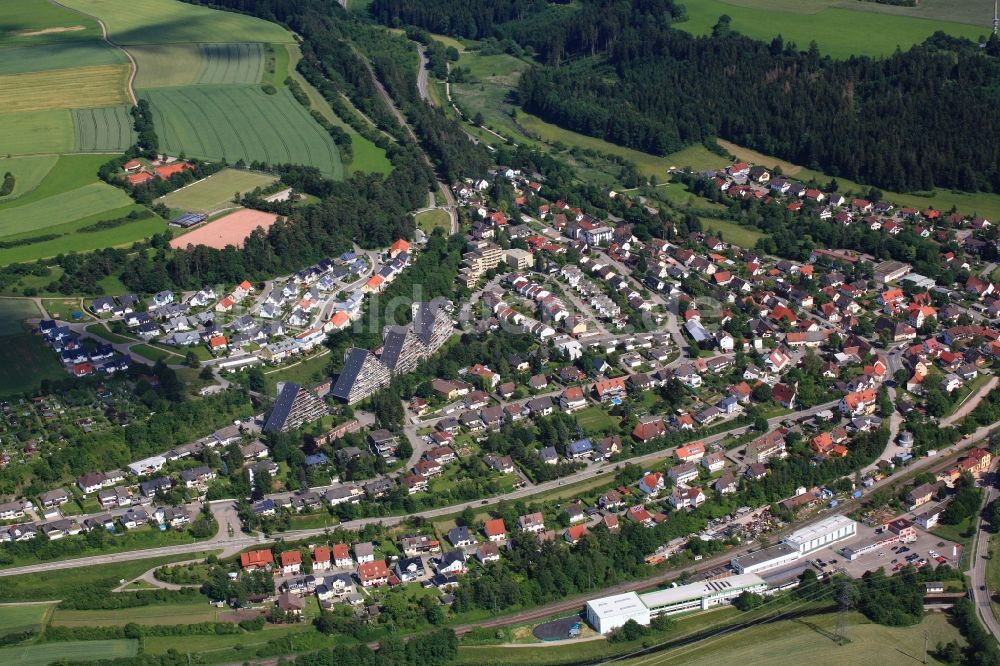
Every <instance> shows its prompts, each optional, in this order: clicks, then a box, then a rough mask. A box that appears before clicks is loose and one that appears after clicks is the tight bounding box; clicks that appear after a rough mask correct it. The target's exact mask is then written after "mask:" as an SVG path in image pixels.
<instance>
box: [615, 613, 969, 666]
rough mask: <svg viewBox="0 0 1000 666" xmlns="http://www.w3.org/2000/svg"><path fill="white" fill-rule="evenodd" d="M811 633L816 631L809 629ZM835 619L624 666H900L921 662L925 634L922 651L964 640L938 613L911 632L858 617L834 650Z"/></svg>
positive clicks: (764, 630) (711, 641)
mask: <svg viewBox="0 0 1000 666" xmlns="http://www.w3.org/2000/svg"><path fill="white" fill-rule="evenodd" d="M814 627H818V629H817V628H814ZM836 628H837V615H836V614H834V613H829V614H822V615H814V616H808V617H805V618H801V619H800V620H781V621H778V622H774V623H771V624H763V625H756V626H753V627H751V628H749V629H745V630H743V631H739V632H735V633H732V634H728V635H724V636H721V637H718V638H714V637H713V638H708V639H705V640H702V641H698V642H696V643H693V644H691V645H686V646H683V647H679V648H676V649H673V650H668V651H665V652H657V653H654V654H651V655H649V656H645V657H639V658H637V659H632V660H628V661H625V662H623V663H624V664H628V665H629V666H654V665H658V664H685V666H688V665H694V666H698V665H701V664H704V665H706V666H707V665H712V666H715V665H717V664H719V663H725V662H726V660H727V659H729V658H732V656H733V655H739V661H740V662H741V663H744V664H755V665H756V664H761V665H764V664H775V665H776V666H777V665H778V664H787V663H789V655H795V661H797V662H800V663H805V664H810V666H825V665H827V664H828V665H829V666H840V664H863V663H872V664H879V663H881V664H900V663H919V662H921V661H923V659H924V655H923V648H924V632H925V631H926V632H927V645H928V647H929V649H932V650H933V649H934V646H935V645H937V643H938V642H939V641H940V642H943V643H947V642H949V641H953V640H954V641H958V642H959V643H960V644H963V645H964V644H965V639H964V638H962V635H961V634H960V633H959V632H958V629H956V628H955V627H953V626H952V625H951V624H950V623H949V622H948V617H947V616H946V615H944V614H943V613H929V614H928V615H927V616H926V617H925V618H924V621H923V622H921V623H920V624H919V625H917V626H914V627H885V626H882V625H877V624H871V623H870V622H868V620H866V619H865V618H864V616H862V615H860V614H859V613H851V614H850V615H849V620H848V626H847V637H848V638H849V639H850V642H849V643H847V644H845V645H839V646H838V645H837V644H836V643H834V642H833V641H832V640H831V639H830V638H828V637H827V636H828V635H829V634H830V633H832V632H834V631H836Z"/></svg>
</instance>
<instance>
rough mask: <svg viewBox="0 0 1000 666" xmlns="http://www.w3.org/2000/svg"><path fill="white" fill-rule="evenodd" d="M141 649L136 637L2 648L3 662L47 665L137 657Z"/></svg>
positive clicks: (16, 665)
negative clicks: (134, 638)
mask: <svg viewBox="0 0 1000 666" xmlns="http://www.w3.org/2000/svg"><path fill="white" fill-rule="evenodd" d="M138 652H139V641H137V640H133V639H126V638H122V639H118V640H108V641H62V642H55V643H40V644H36V645H28V646H25V647H12V648H3V649H0V664H5V665H7V666H46V664H51V663H52V662H62V661H67V662H68V661H100V660H104V659H120V658H125V657H134V656H135V655H136V654H138Z"/></svg>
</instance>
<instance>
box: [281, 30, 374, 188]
mask: <svg viewBox="0 0 1000 666" xmlns="http://www.w3.org/2000/svg"><path fill="white" fill-rule="evenodd" d="M286 49H287V51H288V58H289V64H288V69H289V73H290V76H291V77H292V78H293V79H294V80H295V81H297V82H298V84H299V85H300V86H302V89H303V90H305V91H306V95H307V96H308V97H309V105H310V107H311V108H313V109H315V110H316V111H318V112H319V113H320V114H321V115H322V116H323V117H324V118H326V119H327V120H329V121H330V122H331V123H333V124H334V125H337V126H339V127H341V128H343V130H344V131H345V132H347V133H348V134H350V135H351V148H352V152H353V156H352V159H351V162H350V164H347V165H345V171H348V172H352V173H353V172H354V171H362V172H364V173H384V174H388V173H390V172H391V171H392V163H391V162H390V161H389V158H388V157H386V155H385V151H384V150H382V149H381V148H379V147H378V146H376V145H375V144H374V143H372V141H370V140H369V139H366V138H365V137H363V136H361V135H360V134H358V132H357V130H355V129H354V128H353V127H351V126H350V124H348V123H347V122H346V121H345V120H344V119H343V118H341V117H340V116H338V115H337V114H336V113H334V111H333V109H332V108H331V107H330V103H329V102H327V101H326V99H325V98H324V97H323V95H321V94H320V92H319V91H318V90H316V88H314V87H313V86H312V84H311V83H309V82H308V81H306V80H305V78H303V77H302V75H301V74H299V72H298V70H296V69H295V67H296V65H297V64H298V62H299V60H301V59H302V51H301V49H299V46H298V44H286ZM343 99H344V103H345V104H347V105H348V106H349V107H351V108H353V105H352V104H351V102H350V100H348V99H347V98H346V97H345V98H343ZM358 115H359V116H360V114H358Z"/></svg>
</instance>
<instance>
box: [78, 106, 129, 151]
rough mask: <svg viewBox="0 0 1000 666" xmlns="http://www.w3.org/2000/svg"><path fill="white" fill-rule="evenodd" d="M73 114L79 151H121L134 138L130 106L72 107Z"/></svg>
mask: <svg viewBox="0 0 1000 666" xmlns="http://www.w3.org/2000/svg"><path fill="white" fill-rule="evenodd" d="M72 114H73V127H74V132H73V134H74V136H75V137H76V145H75V148H76V151H77V152H78V153H98V152H112V153H121V152H124V151H125V149H127V148H128V147H129V146H131V145H132V144H133V143H134V142H135V131H134V130H133V129H132V116H131V115H130V114H129V107H128V106H125V105H122V106H105V107H100V108H96V109H73V111H72Z"/></svg>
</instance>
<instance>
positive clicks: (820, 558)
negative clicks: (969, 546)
mask: <svg viewBox="0 0 1000 666" xmlns="http://www.w3.org/2000/svg"><path fill="white" fill-rule="evenodd" d="M886 536H889V535H887V534H876V532H875V530H874V529H873V528H871V527H868V526H866V525H863V524H860V523H859V524H858V534H857V536H856V537H854V538H852V539H849V540H846V541H840V542H838V543H835V544H833V545H832V546H829V547H827V548H822V549H820V550H818V551H816V552H814V553H810V554H809V561H810V562H812V563H813V566H814V567H815V568H816V569H817V571H828V572H832V571H838V570H839V571H843V572H845V573H846V574H847V575H849V576H852V577H854V578H857V577H860V576H861V575H863V574H864V573H865V572H866V571H875V570H876V569H878V568H879V567H882V568H884V569H885V571H886V573H887V574H890V575H891V574H892V573H893V569H894V568H895V567H897V566H898V567H899V568H900V569H902V568H903V567H904V566H906V564H907V558H910V563H912V564H913V565H914V566H917V565H919V564H920V562H921V560H926V561H929V562H931V564H932V565H933V566H935V567H936V566H938V565H939V564H944V563H948V564H950V565H952V566H955V564H956V559H957V557H961V552H958V553H957V554H956V553H953V549H952V547H953V546H954V544H953V543H952V542H950V541H946V540H945V539H942V538H940V537H937V536H934V535H933V534H930V533H928V532H925V531H924V530H922V529H920V528H919V527H918V528H917V539H916V541H914V542H912V543H895V544H890V545H888V546H885V547H883V548H879V549H877V550H874V551H872V552H868V553H865V554H863V555H861V556H860V557H858V559H856V560H854V561H853V562H852V561H850V560H848V559H847V558H846V557H844V556H843V555H841V553H840V551H841V549H843V548H844V547H845V546H859V545H861V544H864V543H869V542H870V541H872V540H874V539H877V538H879V537H886ZM904 549H905V550H904ZM929 551H934V553H935V555H936V556H937V557H940V558H942V559H943V560H944V562H941V561H939V560H936V559H935V556H933V555H931V554H930V552H929ZM820 562H822V564H819V563H820Z"/></svg>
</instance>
